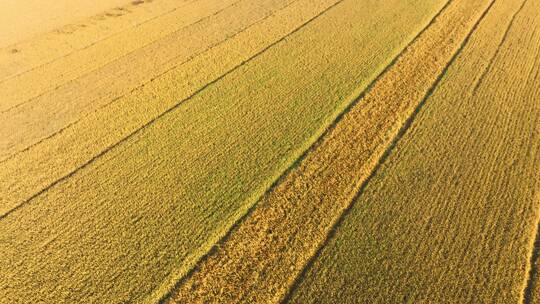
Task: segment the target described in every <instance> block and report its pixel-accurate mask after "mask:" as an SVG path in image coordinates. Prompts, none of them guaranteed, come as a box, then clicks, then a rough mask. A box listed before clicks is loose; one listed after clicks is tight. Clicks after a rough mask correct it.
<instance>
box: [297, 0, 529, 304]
mask: <svg viewBox="0 0 540 304" xmlns="http://www.w3.org/2000/svg"><path fill="white" fill-rule="evenodd" d="M523 3H524V6H523V7H522V9H521V8H520V7H521V5H522V4H523ZM513 16H515V18H513ZM512 20H514V21H512ZM539 26H540V3H539V2H538V1H526V2H523V1H518V0H507V1H496V3H495V5H494V7H493V9H492V11H491V13H489V14H488V15H487V16H486V18H484V21H482V22H481V23H480V25H479V27H478V30H477V31H475V33H474V34H473V37H471V39H470V41H469V43H468V44H467V45H466V46H465V47H464V49H463V51H462V52H461V55H460V56H459V57H458V58H457V59H456V61H455V62H454V63H453V64H452V65H451V66H450V68H449V69H448V70H447V72H446V73H445V76H444V78H443V79H442V81H441V82H440V84H439V86H438V87H437V88H436V89H435V90H434V92H433V95H432V96H431V97H430V98H429V99H428V100H427V101H426V103H425V106H424V107H423V108H422V109H421V110H420V112H419V113H418V115H417V117H416V119H415V120H414V122H413V123H412V125H411V127H410V128H409V129H408V130H407V132H406V133H405V134H404V136H403V137H402V138H401V139H400V140H399V141H398V143H397V145H396V147H395V149H393V151H392V153H391V154H390V155H389V157H388V158H387V159H386V160H385V161H384V164H383V165H382V166H381V168H380V169H379V170H377V172H376V174H375V175H374V177H373V178H372V179H371V180H370V182H369V183H368V184H367V186H366V187H365V189H363V191H362V192H361V193H359V196H358V199H357V200H356V201H355V203H354V206H353V208H352V209H351V210H350V212H348V214H347V215H346V216H345V217H344V219H343V221H342V222H341V224H340V225H339V226H338V227H337V228H336V231H335V233H334V235H333V236H332V237H331V238H330V239H329V241H328V243H327V245H326V246H325V247H324V248H323V249H322V250H321V251H320V252H319V253H318V255H317V257H316V259H315V260H313V263H312V264H311V265H310V267H309V269H308V270H307V271H306V272H305V274H304V276H303V277H302V278H301V280H300V282H299V285H298V286H297V288H296V289H295V292H294V294H293V295H292V297H291V298H292V301H291V302H293V303H306V302H310V301H313V299H317V301H319V302H320V303H336V302H338V303H346V302H351V301H354V302H375V303H389V302H390V303H393V302H400V303H401V302H404V303H522V302H525V303H534V302H532V301H531V299H530V298H528V299H527V297H526V294H524V290H525V289H526V288H525V282H527V281H529V280H528V275H529V274H528V273H529V271H528V269H529V266H528V265H529V260H530V257H531V251H533V248H532V247H533V246H532V245H533V243H534V238H535V236H536V234H537V232H536V229H537V224H538V215H539V212H538V210H539V207H540V206H539V201H538V194H539V191H540V180H539V175H538V172H540V154H539V153H538V151H540V150H539V149H540V104H539V103H538V100H539V98H540V85H539V84H540V78H539V77H540V32H539V31H538V30H537V29H538V28H539ZM518 46H519V47H518Z"/></svg>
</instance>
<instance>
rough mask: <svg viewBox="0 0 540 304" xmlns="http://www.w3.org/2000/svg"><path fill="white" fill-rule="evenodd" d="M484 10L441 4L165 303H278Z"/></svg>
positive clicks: (474, 4) (479, 5) (481, 4)
mask: <svg viewBox="0 0 540 304" xmlns="http://www.w3.org/2000/svg"><path fill="white" fill-rule="evenodd" d="M489 7H490V6H489V2H488V1H454V2H451V3H448V6H445V8H444V9H442V10H441V12H440V14H439V15H438V16H437V17H436V18H434V20H433V21H432V22H431V23H430V24H429V27H428V28H426V30H425V31H424V32H423V33H422V34H420V35H419V36H418V37H417V38H416V39H415V41H414V42H413V43H412V44H411V45H410V46H409V47H408V48H407V49H406V50H405V51H404V52H403V54H402V55H401V56H400V58H398V60H397V61H396V62H395V63H394V64H392V65H390V66H389V68H388V70H387V71H386V72H385V74H383V75H382V76H381V77H380V78H379V79H378V80H377V81H376V82H375V83H374V85H373V87H372V88H371V89H370V90H369V92H367V93H366V95H365V96H363V97H362V98H361V99H360V100H358V103H357V104H355V105H354V106H353V107H352V108H351V109H350V111H349V112H348V113H346V114H344V116H343V118H342V119H341V120H339V121H338V122H337V124H336V125H335V127H333V129H331V131H329V132H328V133H327V134H325V135H324V137H323V138H322V140H321V141H320V142H318V143H317V145H316V146H315V147H314V148H313V149H312V150H311V151H309V152H308V154H307V155H306V157H305V159H303V160H302V161H301V164H300V165H299V167H298V168H296V169H293V170H292V172H291V173H290V174H289V175H287V176H285V177H283V178H282V181H281V182H280V184H279V185H277V186H276V187H275V188H274V189H273V190H272V191H271V192H270V193H268V195H267V196H266V197H265V198H264V199H263V201H262V202H260V204H259V205H258V206H257V207H256V209H255V210H254V211H253V212H252V213H251V214H250V215H248V216H247V217H246V219H245V221H243V222H241V223H239V224H238V227H237V228H235V230H234V231H233V232H232V233H231V235H230V236H229V237H228V238H227V239H226V240H225V241H224V243H223V244H222V245H220V246H219V247H218V249H217V250H216V253H214V254H212V255H210V256H209V257H208V258H207V259H206V260H204V261H203V262H202V263H201V265H199V267H198V270H196V271H195V272H194V273H193V274H191V275H190V277H189V278H187V279H186V280H185V282H183V283H182V284H181V285H180V287H179V290H178V291H176V292H175V293H174V294H173V295H172V296H171V299H173V301H176V302H178V303H191V302H205V303H206V302H220V301H225V302H234V303H243V302H259V303H267V302H279V301H280V300H281V299H283V298H284V297H285V296H286V293H287V291H288V289H289V288H290V287H291V285H292V284H293V282H294V280H295V278H296V276H297V275H298V274H299V273H300V272H301V270H302V269H303V267H304V266H305V264H306V263H307V262H308V260H309V258H310V257H311V256H312V255H313V254H314V252H315V251H316V249H317V248H318V247H319V246H321V245H322V243H323V241H324V239H325V236H326V233H327V231H328V230H329V229H331V227H332V225H333V223H334V222H335V221H336V220H337V218H338V217H339V216H340V214H341V213H342V212H343V211H344V210H345V209H346V208H347V206H348V205H349V204H350V201H351V200H352V196H354V193H355V192H356V189H357V188H358V186H359V185H360V184H362V183H363V182H365V181H366V179H367V178H369V176H370V173H371V172H372V170H373V168H374V167H375V166H377V161H378V159H379V158H380V157H381V155H382V154H383V153H385V150H386V147H387V146H389V145H390V144H391V141H392V139H393V138H394V137H395V136H396V134H398V132H399V130H400V127H401V125H402V124H404V123H405V121H406V120H407V118H408V117H410V116H411V115H412V113H413V111H414V110H415V108H416V107H417V106H418V104H420V103H421V101H422V98H423V97H424V96H425V95H426V94H427V93H428V91H429V89H430V87H431V86H432V85H433V83H434V82H435V81H436V79H437V77H438V76H439V75H440V74H441V73H442V72H443V70H444V68H445V66H446V65H447V64H448V62H449V61H450V60H451V58H452V56H453V54H454V53H455V52H456V51H457V50H458V49H459V47H460V45H461V44H462V43H464V40H465V39H467V37H468V35H469V33H470V32H471V31H472V28H473V27H474V26H475V24H477V23H478V22H479V20H480V19H481V18H482V16H483V12H485V11H487V9H488V8H489ZM450 24H453V25H455V24H458V26H450ZM413 71H415V72H413ZM312 300H313V299H307V300H306V301H305V302H311V301H312Z"/></svg>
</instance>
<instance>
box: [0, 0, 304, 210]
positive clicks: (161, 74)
mask: <svg viewBox="0 0 540 304" xmlns="http://www.w3.org/2000/svg"><path fill="white" fill-rule="evenodd" d="M298 1H300V0H294V1H292V2H291V3H289V4H287V5H284V6H282V7H281V8H279V9H277V10H275V11H273V12H271V13H269V14H268V15H267V16H265V17H264V18H262V19H260V20H258V21H256V22H254V23H252V24H249V25H248V26H246V27H244V28H242V29H241V30H240V31H238V32H236V33H234V34H232V35H230V36H227V37H226V38H225V39H224V40H222V41H220V42H218V43H214V44H212V45H211V46H209V47H208V48H206V49H204V50H203V51H201V52H200V53H198V54H195V55H192V56H190V57H189V58H188V59H187V60H184V61H182V62H180V63H178V64H176V65H175V66H173V67H170V68H168V69H166V70H165V71H163V72H162V73H159V74H158V75H156V76H154V77H152V78H151V79H149V80H147V81H145V82H144V83H142V84H140V85H138V86H136V87H134V88H132V89H131V90H129V92H127V93H124V94H122V95H120V96H117V97H115V98H113V99H111V100H110V101H108V102H106V103H104V104H103V105H101V106H99V107H97V108H96V109H94V110H92V111H90V112H87V113H85V114H83V115H82V116H81V117H79V118H78V119H77V120H75V121H72V122H70V123H69V124H67V125H65V126H64V127H62V128H60V129H58V130H56V131H55V132H54V133H52V134H49V135H47V136H45V137H43V138H41V139H40V140H38V141H36V142H34V143H33V144H31V145H29V146H28V147H26V148H24V149H21V150H19V151H16V152H14V153H13V154H11V155H9V156H7V157H5V158H3V159H0V165H2V164H3V163H5V162H7V161H9V160H10V159H13V158H15V157H17V155H18V154H21V153H24V152H26V151H28V150H30V149H32V148H33V147H35V146H37V145H40V144H41V143H43V142H44V141H46V140H48V139H51V138H53V137H55V136H57V135H59V134H61V133H62V132H64V131H65V130H67V129H69V128H70V127H72V126H74V125H76V124H77V123H79V122H80V121H81V120H83V119H85V118H86V117H88V116H90V115H92V114H93V113H96V112H98V111H101V110H103V109H104V108H106V107H108V106H110V105H111V104H113V103H114V102H116V101H118V100H120V99H122V98H124V97H126V96H128V95H130V94H132V93H133V92H135V91H136V90H139V89H141V88H142V87H144V86H146V85H148V84H149V83H152V82H153V81H155V80H156V79H158V78H159V77H161V76H163V75H165V74H167V73H169V72H171V71H172V70H174V69H177V68H179V67H181V66H183V65H185V64H188V63H190V62H191V61H193V60H194V59H195V58H197V57H199V56H201V55H203V54H205V53H206V52H208V51H211V50H212V49H214V48H216V47H219V46H220V45H222V44H224V43H226V42H228V41H230V40H231V39H233V38H235V37H236V36H238V35H240V34H242V33H244V32H246V31H247V30H249V29H250V28H252V27H253V26H255V25H257V24H259V23H261V22H263V21H265V20H267V19H268V18H270V17H272V16H274V15H275V14H276V12H280V11H282V10H284V9H286V8H288V7H289V6H291V5H293V4H294V3H297V2H298ZM235 3H238V2H235ZM175 58H177V57H175ZM173 60H174V59H173ZM235 68H236V66H235V67H233V68H232V69H235ZM221 76H222V75H220V76H219V77H221ZM207 84H208V83H205V84H203V85H202V86H201V87H204V86H205V85H207ZM196 92H197V90H196V91H195V92H194V93H192V94H193V95H190V96H188V97H186V98H184V99H182V100H180V101H179V103H183V102H185V101H187V100H188V99H190V98H191V97H193V96H194V95H195V93H196ZM6 111H8V110H6ZM0 114H4V112H0ZM0 219H1V217H0Z"/></svg>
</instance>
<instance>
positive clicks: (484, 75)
mask: <svg viewBox="0 0 540 304" xmlns="http://www.w3.org/2000/svg"><path fill="white" fill-rule="evenodd" d="M527 1H528V0H523V2H522V3H521V5H520V6H519V8H518V10H517V11H516V12H515V13H514V14H513V15H512V19H511V20H510V23H509V24H508V26H507V27H506V30H505V31H504V35H503V38H502V39H501V41H500V42H499V45H498V46H497V50H495V53H494V54H493V56H491V58H490V60H489V63H488V65H487V66H486V68H485V69H484V71H482V74H481V75H480V78H478V81H477V82H476V84H475V85H474V88H473V90H472V93H471V95H472V96H475V95H476V92H477V91H478V88H479V87H480V85H481V84H482V83H483V82H484V78H485V77H486V75H487V74H488V73H489V72H490V71H491V69H492V68H493V64H494V63H495V59H496V58H497V56H499V53H500V51H501V48H502V46H503V44H504V43H505V42H506V40H507V39H508V34H509V32H510V29H511V28H512V26H513V25H514V21H515V20H516V17H517V15H518V14H519V13H521V11H522V10H523V8H524V7H525V4H526V3H527Z"/></svg>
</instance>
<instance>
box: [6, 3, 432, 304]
mask: <svg viewBox="0 0 540 304" xmlns="http://www.w3.org/2000/svg"><path fill="white" fill-rule="evenodd" d="M393 3H394V5H392V6H387V5H381V4H377V3H371V2H369V3H365V4H363V5H360V6H358V5H355V4H357V3H356V2H355V1H343V2H339V1H312V0H309V1H308V0H305V1H298V2H295V3H294V4H293V5H291V6H290V7H288V8H287V9H285V10H284V11H281V12H278V13H276V14H275V16H273V17H272V18H270V19H268V20H270V21H268V22H269V23H266V24H264V25H259V27H258V28H256V30H252V31H248V32H245V33H244V34H243V35H241V36H239V38H240V40H236V41H234V42H230V43H228V44H226V45H224V46H222V47H221V48H219V49H216V50H213V51H212V52H209V53H204V54H202V55H201V57H199V59H197V60H195V61H194V62H192V63H191V64H192V65H190V68H191V69H189V70H188V69H186V67H183V68H182V69H178V70H174V71H171V72H170V73H168V74H166V75H163V76H162V77H161V78H159V79H156V80H155V81H153V82H152V83H151V84H150V85H147V86H144V87H143V88H141V89H140V90H137V91H136V92H134V93H133V94H131V95H129V97H126V98H125V99H122V100H119V101H117V102H115V103H112V104H111V106H110V107H108V108H106V109H103V110H102V111H98V112H95V114H92V115H89V116H88V118H87V119H85V120H84V122H81V123H80V124H77V126H75V125H74V126H73V128H68V129H66V130H65V131H63V132H61V134H59V135H58V136H57V137H54V139H53V138H51V140H50V141H46V142H44V143H43V144H40V145H39V146H36V149H31V150H28V151H25V152H24V153H21V155H17V157H16V158H13V159H10V160H9V161H8V162H5V163H3V164H2V165H3V167H2V170H0V173H1V174H2V175H3V178H2V179H1V182H2V183H3V186H2V199H5V200H6V201H3V204H2V209H3V211H4V215H3V216H2V218H0V243H1V244H2V246H0V271H1V275H2V277H3V278H7V279H6V280H1V281H0V284H1V285H0V298H1V299H2V300H4V301H7V302H16V301H23V300H24V301H28V302H38V301H39V300H42V301H46V302H62V301H67V302H81V301H83V302H92V301H98V302H106V303H107V302H122V301H133V302H140V301H144V300H147V299H157V298H159V297H160V296H161V295H162V294H163V293H164V292H165V291H166V290H168V289H169V288H170V287H171V286H172V285H173V284H174V283H175V282H176V280H177V279H178V278H179V277H181V276H183V275H184V274H185V273H186V272H187V271H188V270H189V269H191V267H192V266H193V264H194V263H195V262H196V261H197V260H198V259H199V258H200V257H201V256H202V255H203V254H205V253H206V252H207V251H208V250H209V249H210V247H211V246H212V245H213V244H214V243H215V241H216V240H218V239H220V238H221V237H222V236H223V235H224V234H225V233H226V231H228V230H229V229H230V227H231V225H232V224H233V223H234V222H235V221H236V220H238V218H240V217H241V216H242V215H243V214H244V213H245V212H246V210H247V209H249V208H250V207H251V206H252V204H253V203H254V202H255V201H257V200H258V198H259V197H260V196H261V195H262V193H264V191H265V190H266V189H267V188H268V186H269V185H271V184H272V183H273V182H274V181H275V180H276V178H277V177H278V176H279V175H280V174H281V172H282V171H283V170H284V169H285V168H287V167H289V166H290V165H291V164H292V163H293V162H294V160H295V159H297V158H298V156H299V155H300V154H301V153H302V152H303V151H305V149H306V148H307V147H309V146H310V145H311V143H312V142H313V141H314V140H315V138H317V137H318V135H319V134H320V132H322V131H321V130H324V127H325V126H326V125H327V124H329V123H330V121H332V120H333V118H334V117H335V115H337V113H340V112H341V111H342V110H343V108H344V107H346V106H347V103H348V102H350V101H351V100H350V99H348V98H347V96H348V95H349V94H350V92H351V91H353V90H354V89H356V88H359V87H360V88H361V87H365V86H366V85H367V84H368V83H370V82H371V81H372V80H373V78H374V77H375V76H376V75H377V74H379V73H380V72H381V70H382V69H383V68H384V67H385V66H386V65H388V63H389V61H390V58H393V57H395V55H397V53H398V52H399V51H400V50H401V49H402V48H403V47H404V45H405V44H406V43H407V41H409V40H410V39H411V38H412V37H413V36H414V34H415V30H413V28H416V26H415V27H412V28H411V27H403V26H402V24H403V22H405V21H406V22H407V23H408V24H409V25H411V24H418V25H419V24H421V23H422V22H423V21H425V18H426V15H428V12H433V5H418V6H417V7H416V6H408V5H406V4H400V3H401V1H397V0H396V1H395V2H393ZM340 7H341V8H340ZM391 12H399V15H398V16H394V14H393V13H391ZM359 20H361V21H362V22H359ZM381 24H385V27H384V28H382V29H381V27H380V25H381ZM343 27H347V28H349V29H350V30H349V31H347V32H343V31H342V30H341V29H342V28H343ZM268 29H272V31H275V32H272V31H270V32H269V30H268ZM268 36H270V37H271V39H268V38H267V37H268ZM276 36H277V37H276ZM337 36H339V37H340V39H338V40H336V39H335V37H337ZM268 40H270V41H268ZM373 41H376V42H377V43H373ZM240 42H241V43H242V44H240ZM246 46H248V48H247V51H244V49H245V48H246ZM214 52H217V53H214ZM220 52H224V53H220ZM217 54H221V55H223V54H227V56H219V57H216V55H217ZM237 54H238V55H237ZM215 58H223V62H219V64H216V63H214V64H210V65H207V63H209V62H210V63H213V62H215V61H217V60H216V59H215ZM344 59H346V60H344ZM209 66H210V68H209ZM216 74H217V75H216ZM184 80H185V82H183V81H184ZM191 81H198V82H199V84H201V85H202V86H199V87H193V86H191ZM205 83H207V85H205ZM326 84H332V86H328V85H326ZM254 88H257V89H256V90H254ZM321 88H331V89H323V90H321ZM189 90H191V92H192V93H189ZM186 92H187V93H186ZM182 94H187V96H186V97H185V98H177V97H180V96H181V95H182ZM184 99H185V100H184ZM119 118H121V119H119ZM100 122H106V123H103V124H102V125H103V127H100ZM50 151H54V152H55V153H51V154H48V155H50V157H51V158H50V160H49V159H47V158H46V157H44V155H47V154H46V153H48V152H50ZM44 162H45V163H46V165H44ZM10 166H11V167H10ZM37 166H41V167H39V168H40V169H35V168H36V167H37ZM17 169H18V170H19V171H17ZM41 169H43V170H41ZM10 170H11V171H10ZM5 172H11V173H14V172H24V176H17V174H10V173H5ZM66 172H67V173H66ZM4 174H5V175H4ZM51 176H52V178H51ZM4 177H5V178H4ZM51 180H52V184H51ZM25 182H27V183H28V182H29V183H30V187H28V186H27V183H25ZM32 183H33V184H32ZM14 185H15V186H14ZM43 185H45V188H42V187H40V186H43ZM47 185H49V186H47ZM14 189H15V190H14ZM21 189H22V191H21ZM40 189H41V190H40ZM33 193H37V194H36V195H34V194H33ZM13 198H15V199H13ZM21 202H22V204H21ZM17 206H18V207H17ZM14 207H17V208H15V209H13V208H14ZM59 282H61V283H60V284H59ZM149 294H151V296H150V298H147V297H148V295H149Z"/></svg>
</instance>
